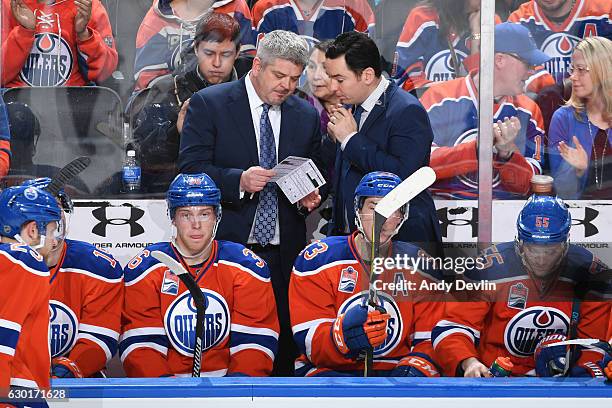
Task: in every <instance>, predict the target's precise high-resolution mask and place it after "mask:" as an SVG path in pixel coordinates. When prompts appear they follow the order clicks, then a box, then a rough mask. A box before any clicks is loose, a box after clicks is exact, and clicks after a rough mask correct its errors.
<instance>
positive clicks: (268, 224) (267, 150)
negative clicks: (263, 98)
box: [253, 103, 278, 245]
mask: <svg viewBox="0 0 612 408" xmlns="http://www.w3.org/2000/svg"><path fill="white" fill-rule="evenodd" d="M270 107H271V106H270V105H268V104H267V103H264V104H263V112H262V113H261V118H260V124H259V165H260V166H261V167H263V168H264V169H271V168H273V167H274V166H276V143H275V141H274V132H272V124H271V123H270V118H269V117H268V111H269V110H270ZM274 184H275V183H268V184H266V186H265V187H264V188H263V190H262V191H261V192H260V193H259V206H258V207H257V212H256V213H255V227H254V230H253V237H254V238H255V240H256V241H257V242H259V244H260V245H267V244H268V243H270V241H271V240H272V238H273V237H274V232H275V230H276V214H277V213H278V197H277V195H276V186H275V185H274Z"/></svg>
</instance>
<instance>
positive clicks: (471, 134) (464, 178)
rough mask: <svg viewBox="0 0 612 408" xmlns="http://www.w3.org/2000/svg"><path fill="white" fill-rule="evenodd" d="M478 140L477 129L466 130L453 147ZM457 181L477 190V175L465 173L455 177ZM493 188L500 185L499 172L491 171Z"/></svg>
mask: <svg viewBox="0 0 612 408" xmlns="http://www.w3.org/2000/svg"><path fill="white" fill-rule="evenodd" d="M477 139H478V129H468V130H466V131H465V132H463V133H462V134H461V135H459V137H457V140H455V143H454V146H459V145H460V144H462V143H469V142H473V141H474V140H477ZM457 179H458V180H459V181H460V182H461V183H462V184H464V185H466V186H468V187H469V188H472V189H477V188H478V173H477V172H476V173H465V174H459V175H457ZM491 183H492V184H491V185H492V186H493V188H495V187H498V186H499V185H500V183H501V179H500V176H499V170H497V169H493V180H492V182H491Z"/></svg>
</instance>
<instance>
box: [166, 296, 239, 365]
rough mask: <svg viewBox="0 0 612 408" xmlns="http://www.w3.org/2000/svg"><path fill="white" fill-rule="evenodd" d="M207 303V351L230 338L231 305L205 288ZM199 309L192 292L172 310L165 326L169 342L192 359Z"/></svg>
mask: <svg viewBox="0 0 612 408" xmlns="http://www.w3.org/2000/svg"><path fill="white" fill-rule="evenodd" d="M202 292H203V293H204V298H205V300H206V314H205V316H204V343H203V345H202V349H203V350H208V349H210V348H213V347H215V346H216V345H218V344H219V343H221V342H222V341H223V340H225V338H226V337H227V336H228V335H229V330H230V324H231V321H230V313H229V307H228V306H227V302H226V301H225V299H224V298H223V296H221V295H220V294H219V293H217V292H215V291H212V290H209V289H202ZM195 325H196V308H195V305H194V304H193V299H192V298H191V295H190V294H189V292H184V293H183V294H182V295H181V296H179V297H178V298H176V299H175V300H174V302H172V304H170V306H169V307H168V310H167V311H166V315H165V316H164V326H165V329H166V333H167V334H168V339H169V340H170V343H171V344H172V346H173V347H174V349H175V350H176V351H178V352H179V353H180V354H182V355H184V356H187V357H192V356H193V348H194V345H195Z"/></svg>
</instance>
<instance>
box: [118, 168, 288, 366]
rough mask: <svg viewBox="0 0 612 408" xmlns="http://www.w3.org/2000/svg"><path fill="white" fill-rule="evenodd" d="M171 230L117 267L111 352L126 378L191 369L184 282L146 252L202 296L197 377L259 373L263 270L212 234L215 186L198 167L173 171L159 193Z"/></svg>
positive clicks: (270, 318)
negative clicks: (117, 316)
mask: <svg viewBox="0 0 612 408" xmlns="http://www.w3.org/2000/svg"><path fill="white" fill-rule="evenodd" d="M167 202H168V213H169V215H170V218H171V220H172V226H173V228H174V231H175V235H174V237H173V238H172V240H171V242H159V243H157V244H152V245H149V246H147V248H146V249H145V250H143V251H142V252H141V253H140V254H139V255H138V256H136V257H134V258H133V259H132V260H131V261H130V262H129V263H128V264H127V266H126V268H125V306H124V310H123V334H122V335H121V339H120V344H119V355H120V356H121V361H122V363H123V367H124V368H125V372H126V373H127V375H128V376H129V377H167V376H173V375H176V376H186V375H189V373H191V368H192V364H193V358H194V357H193V356H194V345H195V326H196V324H195V322H196V310H195V309H194V307H193V306H192V302H191V296H190V294H189V292H188V290H187V288H186V287H185V285H184V284H183V283H182V282H181V281H179V279H178V277H177V276H176V275H175V274H174V273H172V272H171V271H170V270H169V269H168V268H167V267H166V266H165V265H164V264H163V263H161V262H159V261H158V260H157V259H156V258H154V257H152V256H151V252H152V251H162V252H164V253H165V254H167V255H169V256H170V257H172V258H174V259H175V260H176V261H178V262H180V263H181V264H182V265H183V267H184V268H185V269H186V270H187V271H189V273H190V274H191V276H192V278H193V279H194V280H195V282H196V283H197V284H198V286H199V287H200V289H201V290H202V292H203V293H204V296H205V299H206V314H205V319H204V322H205V327H204V334H205V335H204V338H203V347H202V349H203V356H202V366H201V376H203V377H221V376H267V375H270V373H271V371H272V363H273V361H274V357H275V354H276V351H277V344H278V331H279V328H278V319H277V317H276V305H275V302H274V293H273V291H272V284H271V283H270V271H269V269H268V266H267V265H266V263H265V262H264V261H263V260H262V259H261V258H260V257H258V256H257V255H255V253H254V252H252V251H251V250H249V249H247V248H245V247H244V246H243V245H240V244H236V243H233V242H229V241H220V240H216V239H215V234H216V232H217V226H218V225H219V222H220V221H221V192H220V190H219V189H218V188H217V186H216V185H215V183H214V182H213V181H212V179H211V178H210V177H209V176H208V175H207V174H205V173H199V174H179V175H178V176H176V178H175V179H174V181H173V182H172V183H171V184H170V188H169V189H168V194H167Z"/></svg>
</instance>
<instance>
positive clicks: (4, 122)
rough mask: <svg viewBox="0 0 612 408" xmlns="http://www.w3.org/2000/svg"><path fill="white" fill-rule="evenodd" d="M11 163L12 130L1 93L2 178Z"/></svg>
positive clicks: (0, 175) (0, 169) (0, 155)
mask: <svg viewBox="0 0 612 408" xmlns="http://www.w3.org/2000/svg"><path fill="white" fill-rule="evenodd" d="M10 165H11V131H10V129H9V120H8V114H7V112H6V105H5V104H4V100H3V99H2V95H0V178H1V177H4V176H6V175H7V174H8V172H9V167H10Z"/></svg>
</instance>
